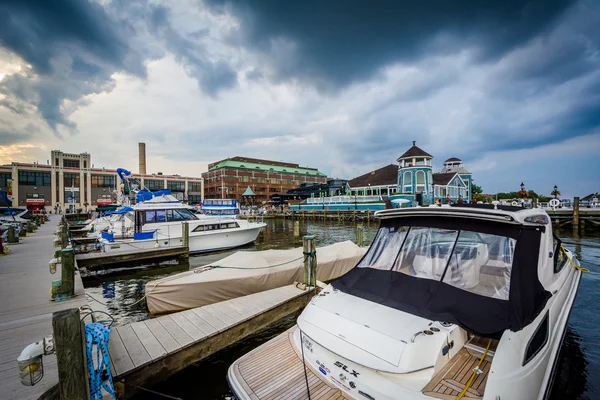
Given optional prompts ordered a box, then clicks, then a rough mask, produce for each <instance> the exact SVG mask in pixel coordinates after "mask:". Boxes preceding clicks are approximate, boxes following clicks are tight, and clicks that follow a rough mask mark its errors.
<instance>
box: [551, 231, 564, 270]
mask: <svg viewBox="0 0 600 400" xmlns="http://www.w3.org/2000/svg"><path fill="white" fill-rule="evenodd" d="M566 264H567V255H566V254H565V252H564V251H563V250H562V241H561V240H560V239H559V238H557V237H556V236H554V273H555V274H556V273H559V272H560V271H561V270H562V269H563V267H564V266H565V265H566Z"/></svg>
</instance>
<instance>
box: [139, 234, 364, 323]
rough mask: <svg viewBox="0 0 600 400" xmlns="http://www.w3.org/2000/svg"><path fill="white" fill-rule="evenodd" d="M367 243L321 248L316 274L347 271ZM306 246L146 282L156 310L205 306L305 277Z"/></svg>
mask: <svg viewBox="0 0 600 400" xmlns="http://www.w3.org/2000/svg"><path fill="white" fill-rule="evenodd" d="M365 251H366V248H363V247H358V246H357V245H356V244H354V243H353V242H351V241H345V242H340V243H335V244H332V245H329V246H324V247H317V249H316V255H317V279H318V280H320V281H323V282H327V281H330V280H332V279H335V278H338V277H340V276H342V275H344V274H345V273H346V272H348V271H349V270H350V269H351V268H352V267H354V265H356V263H357V262H358V261H359V260H360V259H361V258H362V256H363V255H364V253H365ZM303 277H304V256H303V254H302V248H295V249H289V250H265V251H238V252H236V253H234V254H232V255H230V256H228V257H225V258H223V259H221V260H219V261H216V262H213V263H211V264H209V265H205V266H202V267H199V268H195V269H193V270H190V271H186V272H183V273H181V274H177V275H172V276H169V277H166V278H163V279H159V280H156V281H151V282H148V283H147V284H146V303H147V305H148V310H149V311H150V313H151V314H165V313H170V312H175V311H182V310H187V309H190V308H195V307H201V306H204V305H207V304H212V303H217V302H220V301H225V300H229V299H233V298H237V297H241V296H246V295H249V294H252V293H258V292H262V291H265V290H270V289H274V288H278V287H281V286H285V285H291V284H293V283H294V282H301V281H303V280H304V278H303Z"/></svg>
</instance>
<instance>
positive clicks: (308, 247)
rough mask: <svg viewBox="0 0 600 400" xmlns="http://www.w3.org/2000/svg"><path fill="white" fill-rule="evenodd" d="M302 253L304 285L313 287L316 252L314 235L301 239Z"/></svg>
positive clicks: (315, 276)
mask: <svg viewBox="0 0 600 400" xmlns="http://www.w3.org/2000/svg"><path fill="white" fill-rule="evenodd" d="M302 251H303V253H304V283H305V284H306V285H308V286H315V284H316V283H317V252H316V249H315V236H314V235H308V236H304V237H303V238H302Z"/></svg>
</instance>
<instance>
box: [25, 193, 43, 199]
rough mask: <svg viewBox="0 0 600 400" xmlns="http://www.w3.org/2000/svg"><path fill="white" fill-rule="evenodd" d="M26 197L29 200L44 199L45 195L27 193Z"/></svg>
mask: <svg viewBox="0 0 600 400" xmlns="http://www.w3.org/2000/svg"><path fill="white" fill-rule="evenodd" d="M25 197H26V198H27V199H43V198H44V193H27V194H26V195H25Z"/></svg>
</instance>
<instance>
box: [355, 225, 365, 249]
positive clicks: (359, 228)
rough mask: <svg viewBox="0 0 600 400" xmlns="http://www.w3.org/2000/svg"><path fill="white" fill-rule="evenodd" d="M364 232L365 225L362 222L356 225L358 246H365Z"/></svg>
mask: <svg viewBox="0 0 600 400" xmlns="http://www.w3.org/2000/svg"><path fill="white" fill-rule="evenodd" d="M363 241H364V234H363V226H362V224H358V225H356V245H357V246H358V247H363Z"/></svg>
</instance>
